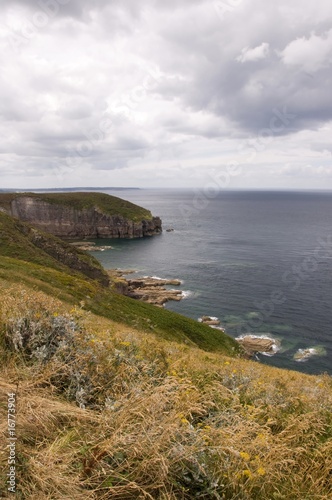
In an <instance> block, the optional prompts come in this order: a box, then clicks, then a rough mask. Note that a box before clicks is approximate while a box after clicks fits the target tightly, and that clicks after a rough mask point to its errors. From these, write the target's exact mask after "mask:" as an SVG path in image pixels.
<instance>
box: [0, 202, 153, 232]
mask: <svg viewBox="0 0 332 500" xmlns="http://www.w3.org/2000/svg"><path fill="white" fill-rule="evenodd" d="M0 209H1V210H2V211H5V212H6V213H8V214H9V215H11V216H13V217H16V218H18V219H20V220H22V221H25V222H29V223H30V224H33V225H34V226H36V227H38V228H40V229H42V230H45V231H47V232H49V233H51V234H53V235H55V236H59V237H61V238H73V239H74V238H142V237H144V236H152V235H155V234H160V233H161V231H162V225H161V220H160V218H159V217H153V216H152V214H151V212H150V211H148V210H145V209H144V208H142V207H139V206H137V205H134V204H133V203H130V202H128V201H125V200H122V199H120V198H117V197H115V196H110V195H107V194H103V193H47V194H36V193H6V194H1V195H0Z"/></svg>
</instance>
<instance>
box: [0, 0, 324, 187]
mask: <svg viewBox="0 0 332 500" xmlns="http://www.w3.org/2000/svg"><path fill="white" fill-rule="evenodd" d="M0 15H1V17H2V25H1V26H0V55H1V61H2V67H1V73H0V94H1V102H0V118H1V120H0V132H1V135H2V137H3V140H2V144H1V149H0V152H1V155H0V172H6V175H7V174H8V172H9V171H11V172H12V173H13V178H14V176H15V169H16V168H17V169H18V170H19V169H21V168H22V163H25V164H26V165H29V169H30V170H29V175H36V176H37V175H38V172H39V174H40V175H41V176H43V177H45V176H47V172H50V173H51V174H52V172H53V170H54V165H56V164H58V165H62V167H59V168H60V169H61V168H62V169H63V171H64V172H67V171H66V168H67V167H68V172H67V173H69V174H70V172H72V171H73V169H74V168H80V169H81V172H83V171H84V172H85V174H86V175H87V182H89V183H91V181H90V180H88V179H90V177H89V175H90V174H89V172H91V178H94V175H95V172H96V171H98V170H101V171H104V170H106V171H114V170H122V169H126V168H128V167H130V166H131V165H134V166H135V167H136V166H137V172H138V174H137V175H138V177H137V182H139V175H140V174H139V172H140V171H141V170H142V169H144V165H146V168H149V165H152V164H153V162H154V161H155V159H156V158H157V161H158V168H159V169H160V176H161V177H162V176H163V174H162V173H161V170H162V169H163V168H164V169H167V165H169V164H170V163H169V162H170V159H169V156H168V155H167V153H166V152H167V150H172V151H175V150H176V151H179V155H180V157H179V158H176V160H177V161H179V162H180V163H181V165H182V168H183V170H184V171H187V172H188V174H189V173H190V172H191V173H192V176H193V178H199V176H200V175H202V176H203V170H204V168H205V167H204V168H203V167H202V169H201V170H200V168H201V167H200V163H199V162H197V164H195V165H193V164H192V160H191V159H192V157H193V156H195V153H196V154H197V157H199V158H203V157H204V154H206V157H207V158H209V161H210V162H211V168H214V167H215V162H216V161H217V160H218V158H220V157H224V156H225V157H228V156H230V155H232V156H233V157H234V155H236V152H237V151H239V150H241V148H242V149H243V142H244V141H247V140H253V139H255V138H257V137H259V136H263V137H264V136H269V134H270V135H271V136H273V138H274V139H275V141H278V140H279V139H278V138H281V137H284V138H287V140H289V148H290V149H289V151H290V152H291V151H292V153H290V156H291V155H294V154H295V146H294V139H293V138H294V137H299V138H300V139H299V140H300V142H299V143H298V148H299V149H298V151H300V150H301V152H302V154H309V153H308V148H310V144H312V151H313V152H314V153H315V154H316V153H317V154H318V153H319V152H322V158H323V159H324V161H325V160H326V155H325V157H324V155H323V152H324V150H325V151H326V150H330V147H329V146H328V138H327V137H328V134H329V126H330V122H331V121H332V101H331V99H330V92H331V88H332V6H331V3H330V1H329V0H308V1H307V2H306V4H305V5H304V4H303V2H301V1H300V0H293V1H292V3H291V5H290V4H289V2H288V1H287V0H280V1H279V2H273V3H267V2H264V1H263V0H242V1H241V0H215V1H214V0H195V1H194V0H169V1H168V2H165V1H162V0H141V1H139V2H138V1H137V0H136V1H134V0H110V1H107V0H94V1H93V0H2V2H1V5H0ZM324 127H325V128H324ZM321 129H324V130H325V129H326V131H325V132H324V131H323V132H322V137H321V139H319V138H318V137H317V135H315V134H317V133H318V131H319V130H321ZM232 141H233V142H232ZM236 141H237V142H236ZM284 144H285V143H284ZM287 144H288V143H287ZM326 144H327V145H326ZM268 146H269V145H265V144H264V148H260V151H261V150H263V149H264V154H265V155H266V156H265V157H264V158H265V159H266V162H267V163H268V162H269V161H271V160H270V159H271V155H272V153H271V154H270V153H269V150H268ZM269 147H272V146H269ZM320 148H321V149H320ZM231 151H233V153H232V152H231ZM189 152H190V153H189ZM213 154H214V155H215V157H214V159H213V158H212V156H213ZM286 156H287V155H286ZM225 161H226V159H225ZM262 161H263V159H262ZM280 161H281V160H280ZM282 161H284V159H282ZM287 161H288V163H287V164H290V163H291V161H290V159H289V158H288V159H287ZM317 161H319V158H318V159H317ZM144 162H145V163H144ZM201 164H202V165H205V164H206V162H205V161H204V158H203V159H202V163H201ZM271 164H272V162H271ZM75 165H76V166H75ZM74 166H75V167H74ZM316 167H317V166H316ZM316 167H315V168H316ZM151 168H152V167H151ZM255 168H256V167H255ZM317 168H319V167H317ZM317 168H316V170H317ZM324 168H326V166H324ZM140 169H141V170H140ZM195 169H196V170H195ZM289 169H290V170H291V167H287V176H289ZM281 170H282V169H281ZM300 171H302V170H301V169H300V168H299V169H297V172H300ZM322 171H323V170H322ZM294 172H295V170H294ZM165 177H166V176H165ZM8 179H9V180H8V182H11V181H10V179H11V177H10V176H8ZM49 179H50V181H49V182H51V181H52V177H50V178H49ZM68 182H74V180H69V181H68ZM119 182H120V181H119Z"/></svg>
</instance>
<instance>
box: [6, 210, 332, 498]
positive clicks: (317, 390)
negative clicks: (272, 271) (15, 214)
mask: <svg viewBox="0 0 332 500" xmlns="http://www.w3.org/2000/svg"><path fill="white" fill-rule="evenodd" d="M0 220H2V225H1V226H0V294H1V302H0V367H1V368H0V415H1V419H0V421H1V425H0V435H1V442H2V443H6V442H7V439H8V434H7V406H6V400H7V393H8V392H12V391H15V392H16V391H17V436H18V441H17V449H16V456H17V462H16V474H17V489H18V492H17V497H18V498H22V499H29V500H34V499H35V500H37V499H38V500H44V499H45V500H46V499H51V498H52V499H54V500H58V499H59V500H60V499H64V498H72V499H81V498H85V499H91V500H97V499H114V498H115V499H123V500H131V499H139V498H140V499H150V500H151V499H159V500H168V499H169V500H178V499H183V500H192V499H193V498H200V499H205V500H220V499H221V498H222V499H225V500H233V499H235V498H236V499H239V500H251V499H253V500H256V499H257V500H260V499H263V498H264V499H271V500H275V499H279V500H297V499H299V498H301V499H306V500H329V499H330V498H331V497H332V483H331V471H332V418H331V415H332V380H331V377H329V376H326V375H322V376H319V377H313V376H308V375H304V374H301V373H295V372H289V371H287V370H284V371H283V370H278V369H275V368H271V367H267V366H264V365H260V364H258V363H255V362H251V361H247V360H243V359H240V358H238V357H237V356H235V357H230V356H229V354H230V353H232V347H233V346H234V342H233V341H232V340H231V339H229V338H228V337H226V336H222V335H221V334H220V332H217V331H215V330H213V329H211V328H209V327H206V326H204V325H201V324H199V323H198V322H195V321H192V320H189V319H187V318H184V317H181V316H179V315H177V314H173V313H170V312H168V311H164V310H161V309H158V308H156V307H154V306H150V305H148V304H144V303H140V302H138V301H133V300H131V299H128V298H126V297H122V296H120V295H118V294H116V293H114V292H112V291H110V290H109V289H107V288H105V287H102V286H101V285H100V284H99V283H97V282H96V281H93V280H91V279H87V278H86V277H83V276H82V275H80V274H79V273H78V272H72V271H69V270H68V269H67V268H65V266H63V265H61V264H60V263H59V262H57V261H56V260H54V259H52V257H50V256H49V255H47V254H44V253H43V251H42V250H41V249H38V248H33V246H31V244H30V243H31V242H29V241H27V240H26V239H24V238H25V237H24V234H23V236H22V232H21V231H20V230H18V228H17V222H14V221H13V220H11V219H10V218H6V217H3V216H1V215H0ZM4 221H5V222H4ZM20 224H21V223H20ZM12 252H14V253H15V255H13V256H12V257H10V256H9V254H12ZM83 303H84V304H83ZM73 325H74V326H73ZM73 328H74V330H73ZM19 335H23V338H24V339H25V349H22V350H20V352H16V351H15V349H14V348H13V339H14V338H15V337H16V338H18V336H19ZM194 342H196V345H195V344H194ZM44 345H45V346H48V348H47V349H49V351H47V349H46V353H47V352H49V353H51V354H50V356H49V358H47V359H46V360H45V361H44V362H41V361H38V359H40V358H39V357H38V356H39V353H40V352H41V351H40V347H42V346H44ZM197 346H200V347H203V348H205V349H206V350H205V351H204V350H201V349H199V348H198V347H197ZM28 348H29V349H30V350H28ZM207 351H209V352H207ZM213 351H214V352H213ZM31 353H32V354H33V353H35V354H34V355H35V357H32V358H31ZM225 354H227V355H225ZM37 355H38V356H37ZM17 383H18V388H17ZM79 405H81V406H83V405H85V406H86V408H85V409H84V408H83V407H81V408H80V407H79ZM7 451H8V450H7V448H5V447H0V471H1V473H0V496H2V493H3V494H4V496H5V495H6V493H5V491H6V485H5V481H6V479H7V478H6V476H5V474H6V470H7V468H8V465H7V458H8V456H7V455H8V452H7Z"/></svg>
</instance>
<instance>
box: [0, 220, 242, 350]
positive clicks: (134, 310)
mask: <svg viewBox="0 0 332 500" xmlns="http://www.w3.org/2000/svg"><path fill="white" fill-rule="evenodd" d="M36 234H37V235H40V236H42V238H41V239H40V238H37V242H36V237H35V235H36ZM40 242H42V245H41V244H40ZM54 248H55V250H56V251H53V250H54ZM52 249H53V250H52ZM68 254H70V255H75V256H77V257H78V261H79V262H80V260H82V262H83V263H85V262H88V263H89V265H90V266H91V267H92V268H94V269H95V271H96V272H103V273H104V271H102V268H101V266H100V264H99V263H98V262H97V260H96V259H94V258H93V257H91V256H90V255H87V254H85V253H84V252H80V251H79V250H77V249H76V248H74V247H72V246H70V245H68V244H66V243H65V242H63V241H62V240H60V239H58V238H56V237H54V236H52V235H48V234H46V233H43V232H41V231H37V230H35V229H34V228H32V227H31V226H29V225H28V224H25V223H22V222H20V221H16V220H15V219H13V218H11V217H9V216H7V215H5V214H2V213H0V256H1V259H0V278H1V279H2V280H4V281H6V282H9V283H13V282H15V283H26V284H27V285H30V286H34V287H37V288H38V289H40V290H43V291H44V292H45V293H48V294H50V295H52V296H56V297H59V298H61V299H62V300H65V301H67V302H69V303H71V304H76V305H78V304H79V303H80V302H81V301H84V304H85V306H84V307H85V308H86V309H88V310H89V311H92V312H94V313H96V314H99V315H101V316H105V317H107V318H110V319H112V320H114V321H118V322H121V323H126V324H128V325H133V326H135V327H137V328H140V329H142V330H144V331H150V332H154V333H155V334H156V335H159V336H161V337H163V338H167V339H174V340H179V341H183V342H187V343H192V344H195V345H197V346H199V347H202V348H204V349H207V350H220V351H223V352H225V353H229V354H232V353H234V354H236V352H239V346H238V344H237V343H236V342H235V341H234V340H233V339H231V338H230V337H228V336H226V335H224V334H223V333H222V332H220V331H218V330H212V329H211V328H209V327H207V326H205V325H202V324H200V323H198V322H197V321H194V320H192V319H189V318H185V317H184V316H181V315H179V314H176V313H172V312H170V311H166V310H163V309H157V308H156V307H154V306H151V305H149V304H145V303H142V302H138V301H135V300H133V299H130V298H129V297H125V296H123V295H120V294H118V293H116V292H115V291H113V290H112V289H110V288H109V287H105V286H102V285H101V284H100V279H99V281H96V280H94V279H87V277H86V276H83V275H82V273H81V272H79V265H76V268H75V269H72V268H70V267H68V265H66V263H67V262H69V264H71V262H72V259H70V258H68ZM54 255H56V257H54ZM59 256H62V257H63V258H62V259H61V260H60V261H59V260H58V258H59ZM82 266H83V264H82ZM85 274H86V273H85ZM98 277H99V274H98ZM90 278H91V276H90Z"/></svg>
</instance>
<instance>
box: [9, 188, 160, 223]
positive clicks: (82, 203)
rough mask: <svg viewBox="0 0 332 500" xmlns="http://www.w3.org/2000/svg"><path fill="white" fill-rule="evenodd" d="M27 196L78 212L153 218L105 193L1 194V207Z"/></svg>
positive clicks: (138, 219)
mask: <svg viewBox="0 0 332 500" xmlns="http://www.w3.org/2000/svg"><path fill="white" fill-rule="evenodd" d="M27 194H28V195H29V196H31V197H33V198H37V199H40V200H43V201H46V202H48V203H54V204H59V205H66V206H70V207H73V208H75V209H77V210H83V209H88V208H94V207H97V208H99V209H100V210H101V211H102V212H104V213H105V214H108V215H121V216H123V217H124V218H126V219H130V220H133V221H136V222H139V221H141V220H142V219H147V220H150V219H151V218H152V214H151V212H150V211H149V210H146V209H145V208H142V207H139V206H138V205H135V204H134V203H130V202H129V201H126V200H122V199H121V198H118V197H116V196H111V195H108V194H103V193H84V192H82V193H76V192H75V193H0V207H4V208H5V209H6V210H9V208H10V203H11V201H12V200H13V199H15V198H19V197H22V196H27Z"/></svg>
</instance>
